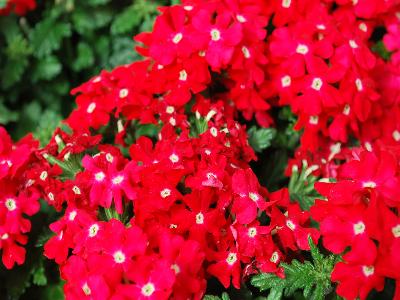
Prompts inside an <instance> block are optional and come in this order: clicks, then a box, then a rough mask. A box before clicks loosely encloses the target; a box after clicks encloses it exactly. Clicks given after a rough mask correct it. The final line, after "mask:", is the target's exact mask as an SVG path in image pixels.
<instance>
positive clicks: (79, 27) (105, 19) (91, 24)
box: [72, 7, 112, 35]
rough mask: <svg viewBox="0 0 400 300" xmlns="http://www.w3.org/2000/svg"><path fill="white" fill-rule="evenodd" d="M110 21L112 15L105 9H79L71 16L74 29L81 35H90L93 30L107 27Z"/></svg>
mask: <svg viewBox="0 0 400 300" xmlns="http://www.w3.org/2000/svg"><path fill="white" fill-rule="evenodd" d="M111 20H112V13H111V11H110V10H108V9H105V8H82V7H79V8H77V9H76V10H74V12H73V14H72V23H73V25H74V29H75V30H76V31H77V32H79V33H80V34H81V35H92V34H93V30H95V29H98V28H101V27H104V26H106V25H108V24H109V23H110V22H111Z"/></svg>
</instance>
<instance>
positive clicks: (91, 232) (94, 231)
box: [89, 224, 100, 238]
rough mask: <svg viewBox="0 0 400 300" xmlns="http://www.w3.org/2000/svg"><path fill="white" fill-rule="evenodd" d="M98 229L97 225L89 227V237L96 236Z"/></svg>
mask: <svg viewBox="0 0 400 300" xmlns="http://www.w3.org/2000/svg"><path fill="white" fill-rule="evenodd" d="M99 229H100V227H99V225H97V224H93V225H92V226H90V227H89V237H91V238H92V237H95V236H96V235H97V232H98V231H99Z"/></svg>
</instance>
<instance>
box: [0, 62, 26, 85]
mask: <svg viewBox="0 0 400 300" xmlns="http://www.w3.org/2000/svg"><path fill="white" fill-rule="evenodd" d="M27 66H28V59H27V58H26V57H21V59H19V60H8V61H7V63H6V65H5V67H4V69H3V70H2V79H1V83H2V87H3V88H5V89H8V88H10V87H11V86H12V85H14V84H15V83H17V82H18V81H19V80H20V79H21V77H22V75H23V74H24V71H25V69H26V68H27Z"/></svg>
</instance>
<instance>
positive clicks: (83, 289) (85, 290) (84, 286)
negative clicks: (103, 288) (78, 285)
mask: <svg viewBox="0 0 400 300" xmlns="http://www.w3.org/2000/svg"><path fill="white" fill-rule="evenodd" d="M82 291H83V293H84V294H85V295H86V296H89V295H90V294H91V293H92V290H91V289H90V287H89V286H88V284H87V283H86V282H85V284H84V285H83V286H82Z"/></svg>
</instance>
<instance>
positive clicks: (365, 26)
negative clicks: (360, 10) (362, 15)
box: [358, 23, 368, 32]
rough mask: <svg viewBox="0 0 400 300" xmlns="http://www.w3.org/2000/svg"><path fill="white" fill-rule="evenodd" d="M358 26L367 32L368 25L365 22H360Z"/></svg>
mask: <svg viewBox="0 0 400 300" xmlns="http://www.w3.org/2000/svg"><path fill="white" fill-rule="evenodd" d="M358 28H359V29H360V30H361V31H364V32H367V30H368V27H367V25H366V24H365V23H360V25H358Z"/></svg>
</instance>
